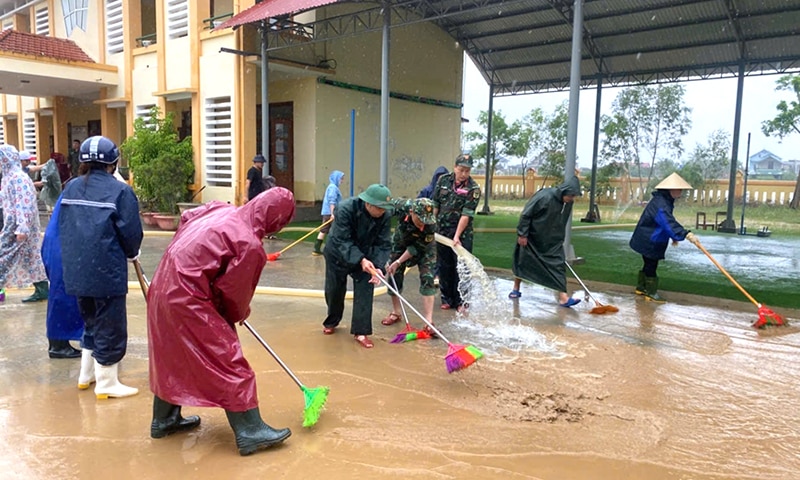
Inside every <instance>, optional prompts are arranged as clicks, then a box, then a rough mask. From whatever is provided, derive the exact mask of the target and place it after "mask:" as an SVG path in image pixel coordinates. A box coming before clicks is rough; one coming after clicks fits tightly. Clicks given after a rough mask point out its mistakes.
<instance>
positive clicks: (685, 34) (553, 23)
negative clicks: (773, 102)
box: [220, 0, 800, 95]
mask: <svg viewBox="0 0 800 480" xmlns="http://www.w3.org/2000/svg"><path fill="white" fill-rule="evenodd" d="M386 1H387V2H388V4H389V5H390V6H391V8H390V9H391V11H392V21H391V25H392V27H399V26H402V25H407V24H411V23H416V22H420V21H430V22H433V23H435V24H436V25H438V26H439V27H441V28H442V29H443V30H444V31H446V32H447V33H448V34H450V35H451V36H452V37H453V38H454V39H455V40H456V41H458V42H459V43H460V44H461V45H463V46H464V49H465V51H466V52H467V54H468V55H469V56H470V57H471V58H472V59H473V61H474V62H475V64H476V65H477V66H478V68H479V70H480V71H481V73H482V74H483V76H484V78H485V79H486V81H487V83H490V84H492V85H494V91H495V94H496V95H508V94H516V93H530V92H537V91H544V90H559V89H566V88H568V87H569V81H570V78H569V77H570V62H571V48H572V5H573V2H572V1H570V0H386ZM336 3H342V4H343V5H346V7H343V8H341V9H337V8H330V9H328V10H327V11H326V12H325V16H327V18H322V17H323V15H318V16H317V18H316V20H314V21H313V22H311V23H308V24H305V25H304V26H303V27H304V33H306V34H305V35H304V36H303V37H302V38H299V39H298V38H297V37H298V36H297V35H294V36H293V35H292V32H291V31H289V32H286V33H284V31H283V28H286V29H289V28H292V29H296V28H297V26H296V25H292V26H287V27H277V28H273V30H271V31H270V32H269V35H270V41H269V45H270V49H269V50H270V51H274V50H280V49H284V48H292V47H294V46H297V45H308V44H309V43H314V42H324V41H328V40H331V39H334V38H340V37H345V36H351V35H357V34H360V33H365V32H376V31H380V29H381V28H382V23H383V22H382V20H381V18H382V17H381V15H382V13H383V7H382V5H380V4H377V5H376V3H375V2H362V1H355V2H354V1H336V0H267V1H265V2H262V3H260V4H257V5H255V6H253V7H251V8H250V9H248V10H245V11H244V12H242V13H240V14H239V15H236V16H235V17H233V18H232V19H231V20H229V21H228V22H226V23H225V24H223V25H222V26H221V27H220V28H225V27H229V26H233V25H242V24H244V23H251V22H255V21H260V20H262V19H264V18H266V17H274V16H279V15H282V14H288V13H297V12H300V11H305V10H310V9H313V8H316V7H318V6H322V5H330V4H336ZM583 5H584V9H583V11H584V31H583V46H582V47H583V48H582V62H581V65H582V66H581V76H582V81H581V83H582V84H583V85H585V86H588V85H593V84H596V83H597V79H598V78H602V79H603V82H604V83H606V84H612V85H619V84H638V83H646V82H648V83H650V82H669V81H678V80H686V79H692V78H706V77H712V76H731V75H735V74H736V72H737V71H738V66H739V64H740V63H744V64H745V71H746V72H748V73H762V72H776V71H777V72H783V71H787V70H798V69H800V35H799V34H800V0H736V1H735V2H734V1H721V0H584V4H583ZM359 9H360V10H359ZM287 33H288V34H287ZM394 47H395V48H402V45H395V46H394Z"/></svg>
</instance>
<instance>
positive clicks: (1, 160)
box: [0, 145, 22, 177]
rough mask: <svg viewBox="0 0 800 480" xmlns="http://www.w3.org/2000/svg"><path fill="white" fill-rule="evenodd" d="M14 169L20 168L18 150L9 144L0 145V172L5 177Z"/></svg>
mask: <svg viewBox="0 0 800 480" xmlns="http://www.w3.org/2000/svg"><path fill="white" fill-rule="evenodd" d="M14 170H22V164H21V163H20V161H19V152H17V149H16V148H14V147H13V146H11V145H0V172H3V176H4V177H5V176H7V175H8V174H10V173H11V172H12V171H14Z"/></svg>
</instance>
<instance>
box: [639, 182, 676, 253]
mask: <svg viewBox="0 0 800 480" xmlns="http://www.w3.org/2000/svg"><path fill="white" fill-rule="evenodd" d="M674 208H675V199H674V198H672V195H670V194H669V190H656V191H655V192H653V198H652V199H651V200H650V202H648V204H647V206H646V207H645V208H644V212H642V216H641V217H639V223H637V224H636V229H635V230H634V231H633V235H632V236H631V241H630V246H631V248H632V249H633V250H634V251H636V252H638V253H640V254H641V255H642V256H644V257H647V258H652V259H656V260H662V259H663V258H664V252H666V251H667V246H668V245H669V241H670V240H675V241H682V240H683V239H685V238H686V234H687V233H689V231H688V230H686V229H685V228H683V226H682V225H681V224H680V223H678V221H677V220H675V217H674V216H673V215H672V211H673V209H674Z"/></svg>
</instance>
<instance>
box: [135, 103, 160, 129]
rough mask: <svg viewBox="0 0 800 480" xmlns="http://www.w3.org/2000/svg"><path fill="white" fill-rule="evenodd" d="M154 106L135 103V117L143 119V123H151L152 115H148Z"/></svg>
mask: <svg viewBox="0 0 800 480" xmlns="http://www.w3.org/2000/svg"><path fill="white" fill-rule="evenodd" d="M153 107H155V105H153V104H150V105H137V106H136V118H141V119H142V120H144V123H145V125H152V124H153V122H152V120H153V117H152V116H151V115H150V114H151V110H152V109H153Z"/></svg>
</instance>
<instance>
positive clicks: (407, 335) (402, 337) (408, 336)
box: [389, 276, 431, 343]
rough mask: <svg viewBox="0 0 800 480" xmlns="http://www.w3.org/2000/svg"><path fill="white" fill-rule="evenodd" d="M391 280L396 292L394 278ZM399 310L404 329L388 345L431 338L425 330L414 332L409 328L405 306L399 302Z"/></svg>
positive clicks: (412, 328)
mask: <svg viewBox="0 0 800 480" xmlns="http://www.w3.org/2000/svg"><path fill="white" fill-rule="evenodd" d="M391 278H392V285H393V286H394V289H395V290H397V283H396V282H395V281H394V276H392V277H391ZM400 309H401V310H402V312H403V320H405V322H406V328H404V329H403V330H402V331H401V332H400V333H398V334H397V335H395V337H394V338H393V339H392V340H391V341H390V342H389V343H404V342H413V341H414V340H426V339H428V338H431V334H430V333H428V331H427V330H416V329H415V328H414V327H412V326H411V323H409V321H408V315H406V306H405V305H404V304H403V302H402V301H401V302H400Z"/></svg>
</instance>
